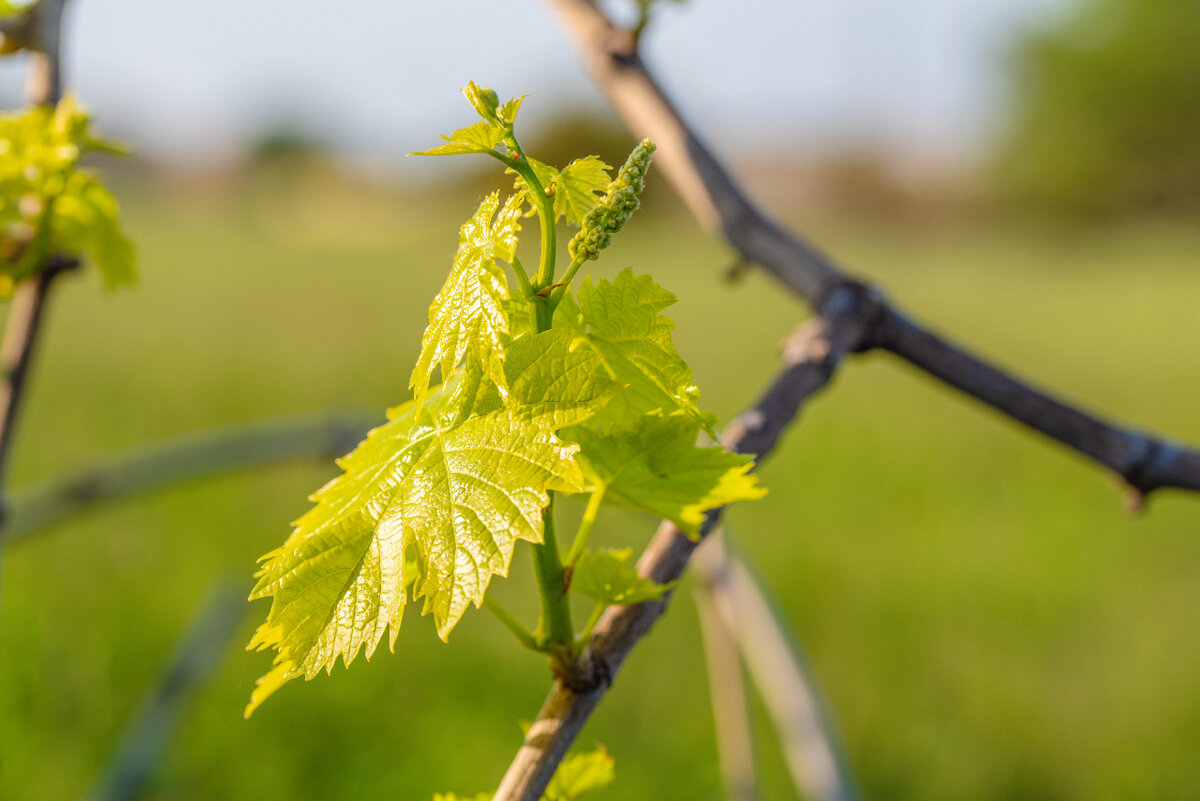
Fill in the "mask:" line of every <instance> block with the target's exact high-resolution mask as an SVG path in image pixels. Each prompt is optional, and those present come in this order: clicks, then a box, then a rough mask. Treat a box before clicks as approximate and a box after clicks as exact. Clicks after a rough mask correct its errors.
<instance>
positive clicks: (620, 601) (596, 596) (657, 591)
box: [571, 548, 673, 606]
mask: <svg viewBox="0 0 1200 801" xmlns="http://www.w3.org/2000/svg"><path fill="white" fill-rule="evenodd" d="M672 586H673V585H671V584H655V583H654V582H653V581H651V580H650V579H648V578H643V577H641V576H639V575H638V572H637V569H636V568H635V567H634V566H633V550H632V549H630V548H603V549H600V550H596V551H584V552H583V554H582V555H580V557H579V560H578V561H577V562H576V563H575V569H574V570H573V571H572V573H571V589H572V590H575V592H577V593H579V594H580V595H585V596H587V597H588V598H591V599H592V600H594V601H599V602H600V603H602V604H604V605H606V606H613V605H614V604H616V605H620V606H628V605H630V604H639V603H641V602H642V601H657V600H658V599H659V598H661V597H662V596H663V593H664V592H666V591H667V590H669V589H671V587H672Z"/></svg>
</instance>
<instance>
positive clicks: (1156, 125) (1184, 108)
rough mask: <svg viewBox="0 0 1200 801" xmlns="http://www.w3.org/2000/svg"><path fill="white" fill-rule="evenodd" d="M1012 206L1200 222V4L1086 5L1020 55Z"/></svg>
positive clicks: (1127, 1)
mask: <svg viewBox="0 0 1200 801" xmlns="http://www.w3.org/2000/svg"><path fill="white" fill-rule="evenodd" d="M1017 71H1018V75H1017V85H1016V93H1015V99H1016V106H1017V108H1016V116H1015V125H1014V128H1013V130H1012V132H1011V135H1010V137H1009V139H1008V141H1007V143H1006V146H1005V149H1004V151H1003V153H1002V156H1001V158H1000V161H999V168H1000V169H999V173H998V180H999V183H1000V185H1001V186H1002V188H1003V190H1004V194H1005V195H1006V196H1007V197H1008V199H1010V200H1012V201H1015V202H1017V203H1019V204H1021V205H1022V206H1024V207H1026V208H1033V209H1037V210H1039V211H1047V210H1048V211H1057V212H1062V213H1067V214H1078V215H1089V216H1110V215H1115V214H1146V213H1172V214H1179V213H1187V214H1195V213H1197V212H1200V0H1082V1H1081V3H1080V4H1079V5H1078V6H1077V7H1076V8H1075V9H1074V11H1073V12H1072V13H1071V14H1070V15H1069V16H1068V17H1067V18H1066V19H1065V20H1064V22H1063V23H1062V24H1060V25H1059V26H1058V27H1057V28H1055V29H1052V30H1047V31H1041V32H1038V33H1034V34H1032V35H1030V36H1029V37H1028V38H1027V39H1026V40H1025V41H1024V42H1023V43H1022V45H1021V46H1020V48H1019V50H1018V52H1017Z"/></svg>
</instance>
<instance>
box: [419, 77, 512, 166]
mask: <svg viewBox="0 0 1200 801" xmlns="http://www.w3.org/2000/svg"><path fill="white" fill-rule="evenodd" d="M462 93H463V95H465V96H466V98H467V102H468V103H470V104H471V107H472V108H473V109H475V112H476V113H477V114H478V115H479V117H480V120H479V122H477V123H474V124H472V125H468V126H467V127H466V128H459V129H458V130H457V131H455V132H454V133H452V134H450V135H449V136H443V137H442V139H444V140H446V144H444V145H438V146H437V147H435V148H432V149H430V150H423V151H421V152H419V153H410V154H409V155H410V156H456V155H459V154H460V153H484V154H487V155H489V156H494V155H496V148H497V147H499V146H500V145H502V144H505V142H506V141H507V140H508V138H509V137H510V136H512V128H513V122H514V121H515V120H516V118H517V111H518V110H519V109H520V108H521V101H522V100H524V99H525V98H524V97H514V98H511V99H510V100H509V101H508V102H507V103H505V104H504V105H503V106H501V105H500V98H499V97H497V96H496V93H495V92H494V91H492V90H491V89H489V88H487V87H486V86H478V85H477V84H476V83H475V82H474V81H471V82H470V83H468V84H467V85H466V86H464V87H463V90H462Z"/></svg>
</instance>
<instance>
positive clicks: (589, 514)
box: [563, 484, 608, 567]
mask: <svg viewBox="0 0 1200 801" xmlns="http://www.w3.org/2000/svg"><path fill="white" fill-rule="evenodd" d="M607 489H608V486H607V485H605V484H601V485H600V486H599V487H597V488H596V489H595V491H593V492H592V497H590V498H588V505H587V509H585V510H584V511H583V519H582V520H580V521H579V531H577V532H575V541H574V542H573V543H571V550H570V551H568V552H567V558H566V559H565V560H563V561H564V562H566V564H568V565H570V566H571V567H574V566H575V562H576V561H578V559H579V556H580V554H582V553H583V549H584V548H586V547H587V541H588V537H589V536H590V535H591V533H592V526H594V525H595V524H596V515H598V514H599V513H600V504H601V503H602V502H603V501H604V492H605V490H607Z"/></svg>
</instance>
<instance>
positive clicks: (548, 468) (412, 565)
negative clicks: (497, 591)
mask: <svg viewBox="0 0 1200 801" xmlns="http://www.w3.org/2000/svg"><path fill="white" fill-rule="evenodd" d="M472 372H474V375H475V376H476V377H477V378H478V377H479V376H481V375H482V371H481V370H475V371H471V370H462V371H459V372H458V373H457V374H456V375H455V377H454V380H453V381H452V382H451V384H450V385H449V386H447V387H442V388H440V389H439V390H438V391H436V392H434V393H433V394H432V395H430V397H429V398H428V400H427V402H426V404H425V405H424V407H422V408H421V409H420V410H419V411H418V410H417V407H416V404H415V402H410V403H407V404H405V405H403V406H401V407H398V408H397V409H393V410H391V411H390V412H389V417H390V420H389V421H388V422H387V423H386V424H384V425H383V426H381V427H379V428H377V429H375V430H374V431H372V432H371V433H370V434H369V435H368V437H367V439H366V440H365V441H364V442H363V443H362V444H361V445H359V447H358V448H357V449H356V450H355V451H354V452H353V453H351V454H350V455H349V456H347V457H345V458H344V459H342V460H340V462H339V465H340V466H341V468H342V469H343V470H344V471H345V472H344V473H343V475H341V476H339V477H338V478H337V479H335V480H333V481H331V482H330V483H329V484H327V485H326V486H325V487H323V488H322V489H321V490H320V491H319V492H317V493H316V494H315V495H314V496H313V500H314V501H315V502H316V505H315V506H314V507H313V508H312V509H311V510H309V512H308V513H307V514H305V515H304V516H303V517H301V518H300V519H299V520H298V521H296V528H295V530H294V531H293V532H292V535H291V536H290V537H288V539H287V541H286V542H285V543H284V544H283V546H282V547H280V548H279V549H278V550H276V551H272V552H271V553H269V554H267V555H266V556H265V557H263V559H264V565H263V567H262V569H261V570H260V571H259V573H258V584H257V586H256V587H255V589H254V593H253V595H252V596H251V597H252V598H264V597H267V596H273V601H272V604H271V610H270V613H269V614H268V616H267V620H266V622H265V623H264V624H263V625H262V626H261V627H260V628H259V630H258V632H257V633H256V634H255V636H254V639H253V640H252V641H251V647H252V648H254V647H256V648H259V649H262V648H267V647H274V648H276V649H277V650H278V652H279V653H278V655H277V657H276V660H275V664H276V667H275V669H274V670H273V671H272V672H271V673H269V674H268V675H267V676H265V677H264V678H263V679H262V680H261V681H260V684H259V687H258V689H257V690H256V691H255V693H254V694H253V696H252V699H251V703H250V706H249V707H248V708H247V714H249V713H250V712H251V711H253V709H254V708H255V707H257V706H258V705H259V704H261V703H262V701H263V700H265V698H266V697H267V696H268V695H270V694H271V693H272V692H274V691H275V690H276V689H278V688H279V687H280V686H281V685H282V684H283V683H285V682H287V681H289V680H291V679H293V678H296V677H298V676H305V677H306V678H312V677H313V676H315V675H316V674H317V673H318V672H320V671H321V670H326V671H332V669H333V666H334V664H335V663H336V661H337V659H338V658H339V657H341V659H342V660H343V661H344V662H345V663H346V664H349V663H350V662H351V661H353V659H354V658H355V656H356V655H357V654H358V652H359V650H360V649H365V650H366V654H367V656H368V658H369V657H370V655H371V654H372V652H373V651H374V650H375V648H376V646H377V645H378V644H379V641H380V639H381V638H382V636H383V634H384V631H385V630H390V632H391V636H390V640H389V641H390V642H393V643H394V642H395V636H396V631H397V627H398V626H399V625H400V619H401V615H402V614H403V611H404V606H405V604H406V602H407V600H408V598H407V593H406V591H405V587H406V585H411V586H412V594H413V597H414V599H416V598H424V599H425V604H424V610H423V611H424V613H432V614H433V617H434V622H435V624H436V626H437V630H438V634H439V635H440V636H441V637H442V638H443V639H445V638H446V637H447V636H448V634H449V632H450V630H451V629H452V628H453V627H454V625H455V624H456V623H457V622H458V620H459V618H460V617H461V616H462V614H463V612H464V611H465V610H466V608H467V606H468V605H470V604H472V603H474V604H476V605H479V604H480V603H482V601H483V596H484V593H485V592H486V590H487V587H488V583H489V582H490V580H491V578H492V576H495V575H506V574H507V572H508V566H509V563H510V561H511V559H512V553H513V549H514V547H515V545H516V543H517V541H519V540H525V541H528V542H534V543H537V542H541V540H542V510H543V509H544V508H545V506H546V505H547V503H548V497H547V494H546V493H547V491H549V490H560V491H564V492H577V491H579V490H580V489H581V488H582V486H583V478H582V475H581V473H580V471H579V467H578V466H577V465H576V464H575V461H574V455H575V451H576V450H577V446H575V445H573V444H570V443H566V442H563V441H561V440H559V439H558V438H557V437H556V436H555V435H554V434H553V432H552V431H551V430H550V429H549V428H547V427H545V426H544V425H542V424H541V422H542V420H541V418H540V417H539V416H538V415H536V414H530V413H528V410H524V409H522V408H520V407H519V406H516V405H514V404H509V405H508V406H506V407H500V408H494V407H495V404H496V398H497V397H498V396H496V395H488V393H486V392H480V391H479V382H478V381H476V382H475V383H474V385H472V381H471V380H470V375H471V374H472ZM410 550H411V553H409V552H410ZM406 553H409V555H410V557H411V558H410V559H409V560H407V562H406V559H405V556H406ZM414 570H415V572H416V573H417V575H416V576H415V577H414V576H413V575H411V574H412V573H413V572H414Z"/></svg>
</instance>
